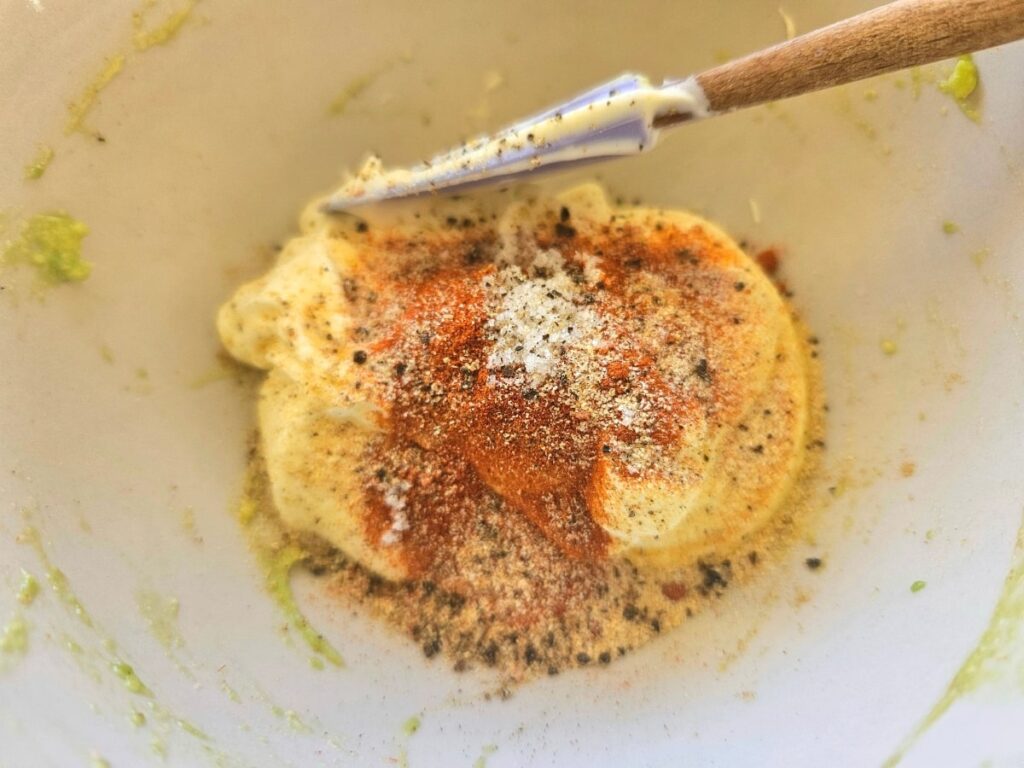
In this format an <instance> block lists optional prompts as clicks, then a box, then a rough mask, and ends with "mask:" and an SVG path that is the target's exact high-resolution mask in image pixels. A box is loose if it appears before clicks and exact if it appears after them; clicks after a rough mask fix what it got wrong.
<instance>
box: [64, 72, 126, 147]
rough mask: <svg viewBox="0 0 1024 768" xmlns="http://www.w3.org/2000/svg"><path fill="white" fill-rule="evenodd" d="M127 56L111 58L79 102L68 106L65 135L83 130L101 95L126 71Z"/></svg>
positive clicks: (83, 92)
mask: <svg viewBox="0 0 1024 768" xmlns="http://www.w3.org/2000/svg"><path fill="white" fill-rule="evenodd" d="M124 62H125V56H124V54H123V53H119V54H117V55H116V56H111V57H110V58H109V59H107V62H106V64H104V65H103V69H101V70H100V72H99V74H98V75H96V77H95V78H93V80H92V82H91V83H89V84H88V85H87V86H86V87H85V90H84V91H82V95H81V96H79V97H78V100H77V101H73V102H72V103H71V104H69V105H68V121H67V123H66V124H65V125H64V133H74V132H75V131H77V130H79V129H81V128H82V127H83V125H84V123H85V118H86V116H87V115H88V114H89V112H91V111H92V108H93V107H95V106H96V102H97V101H98V100H99V97H100V93H101V92H102V91H103V89H104V88H106V87H107V86H108V85H110V82H111V81H112V80H113V79H114V78H115V77H117V76H118V75H119V74H121V70H122V69H124Z"/></svg>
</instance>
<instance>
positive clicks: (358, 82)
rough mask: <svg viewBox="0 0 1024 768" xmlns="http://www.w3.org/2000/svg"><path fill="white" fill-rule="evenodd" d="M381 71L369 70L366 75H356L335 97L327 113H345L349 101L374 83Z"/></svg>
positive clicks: (335, 115)
mask: <svg viewBox="0 0 1024 768" xmlns="http://www.w3.org/2000/svg"><path fill="white" fill-rule="evenodd" d="M380 75H381V72H379V71H377V72H368V73H367V74H365V75H360V76H359V77H354V78H352V79H351V80H349V81H348V83H347V84H346V85H345V87H344V88H343V89H342V90H341V92H340V93H339V94H338V95H337V96H336V97H335V98H334V101H332V102H331V103H330V105H329V106H328V107H327V114H328V115H331V116H332V117H338V116H339V115H343V114H345V110H346V109H348V105H349V102H351V101H352V100H353V99H355V98H357V97H359V96H360V95H361V94H362V93H363V91H365V90H366V89H367V88H369V87H370V86H371V85H373V81H374V80H376V79H377V78H378V77H380Z"/></svg>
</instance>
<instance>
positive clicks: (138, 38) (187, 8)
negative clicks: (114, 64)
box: [132, 0, 199, 51]
mask: <svg viewBox="0 0 1024 768" xmlns="http://www.w3.org/2000/svg"><path fill="white" fill-rule="evenodd" d="M197 2H199V0H187V2H186V3H185V4H184V5H183V6H182V7H181V8H179V9H178V10H176V11H172V12H171V13H170V14H169V15H168V16H167V17H166V18H165V19H164V20H163V22H162V23H160V24H158V25H157V26H155V27H153V28H151V29H146V28H145V19H146V11H147V10H149V9H150V8H152V7H153V5H155V3H153V2H147V3H146V4H145V6H144V7H143V9H142V10H141V11H138V12H136V13H135V14H134V16H133V17H132V25H133V26H134V27H135V34H134V35H133V37H132V40H133V42H134V43H135V50H137V51H145V50H147V49H149V48H152V47H153V46H154V45H166V44H167V43H169V42H170V41H171V40H173V39H174V37H175V36H176V35H177V34H178V32H179V31H180V30H181V27H182V25H183V24H184V23H185V21H186V20H187V19H188V17H189V16H190V15H191V14H192V10H193V9H194V8H195V7H196V3H197Z"/></svg>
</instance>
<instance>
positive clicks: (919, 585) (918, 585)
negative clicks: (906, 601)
mask: <svg viewBox="0 0 1024 768" xmlns="http://www.w3.org/2000/svg"><path fill="white" fill-rule="evenodd" d="M927 586H928V584H927V582H924V581H921V580H918V581H915V582H914V583H913V584H911V585H910V591H911V592H920V591H921V590H922V589H924V588H925V587H927Z"/></svg>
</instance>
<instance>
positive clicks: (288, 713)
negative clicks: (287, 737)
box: [271, 705, 313, 733]
mask: <svg viewBox="0 0 1024 768" xmlns="http://www.w3.org/2000/svg"><path fill="white" fill-rule="evenodd" d="M271 712H273V713H274V715H275V717H279V718H281V719H282V720H284V721H285V722H286V723H288V726H289V727H290V728H291V729H292V730H293V731H295V732H296V733H312V732H313V729H312V728H310V727H309V726H308V725H306V724H305V723H304V722H303V721H302V718H301V717H299V714H298V712H296V711H295V710H293V709H284V708H283V707H278V706H276V705H275V706H273V707H271Z"/></svg>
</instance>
